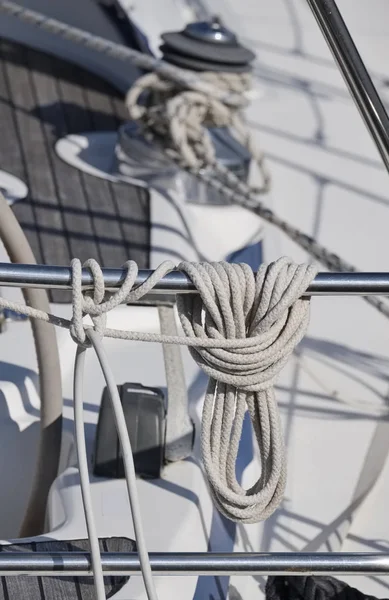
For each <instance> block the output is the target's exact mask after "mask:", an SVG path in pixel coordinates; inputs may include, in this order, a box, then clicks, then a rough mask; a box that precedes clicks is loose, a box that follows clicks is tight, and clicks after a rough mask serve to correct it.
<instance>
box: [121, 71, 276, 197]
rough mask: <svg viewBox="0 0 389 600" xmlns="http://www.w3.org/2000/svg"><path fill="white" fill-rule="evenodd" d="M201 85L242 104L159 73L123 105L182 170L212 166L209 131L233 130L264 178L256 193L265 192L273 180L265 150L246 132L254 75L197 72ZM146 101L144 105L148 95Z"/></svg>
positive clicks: (145, 77) (139, 83)
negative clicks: (231, 95) (237, 98)
mask: <svg viewBox="0 0 389 600" xmlns="http://www.w3.org/2000/svg"><path fill="white" fill-rule="evenodd" d="M197 77H198V79H199V80H200V81H205V82H207V83H212V85H213V86H214V87H217V88H220V89H221V90H225V91H227V92H233V93H235V94H240V97H241V104H240V105H234V106H231V105H229V104H228V103H225V102H223V101H222V100H221V99H219V98H216V97H214V96H211V95H209V94H204V93H202V92H199V91H197V90H196V91H195V90H186V89H183V88H182V86H181V85H178V84H177V83H175V82H172V81H171V80H168V79H166V78H165V77H164V76H163V75H162V74H161V73H156V72H154V73H147V74H146V75H143V76H142V77H140V78H139V79H137V80H136V81H135V82H134V83H133V85H132V86H131V88H130V89H129V91H128V93H127V95H126V99H125V104H126V106H127V109H128V112H129V115H130V118H131V119H132V120H134V121H137V122H138V123H140V124H141V125H142V126H143V128H144V130H145V135H146V136H147V134H150V133H151V134H153V135H156V136H157V137H158V139H159V140H161V141H162V143H163V149H164V151H165V152H167V153H168V154H169V156H171V158H173V159H174V160H175V161H176V162H177V163H178V164H179V165H180V166H181V167H183V168H187V169H193V170H195V171H196V172H198V171H199V170H201V169H204V168H207V167H211V168H214V166H215V163H216V153H215V147H214V145H213V143H212V138H211V136H210V134H209V131H208V128H209V127H229V129H230V131H231V133H232V134H233V135H234V136H235V137H236V138H237V140H238V141H239V142H240V143H241V144H242V146H244V147H245V148H246V149H247V150H248V152H249V153H250V154H251V155H252V157H253V159H254V160H255V162H256V163H257V165H258V168H259V170H260V172H261V177H262V186H261V188H259V187H257V188H255V190H254V189H253V190H252V191H253V192H255V193H256V194H258V193H266V192H268V191H269V189H270V184H271V177H270V173H269V171H268V169H267V168H266V165H265V157H264V154H263V152H261V150H260V149H259V148H258V147H257V145H256V143H255V141H254V136H253V135H252V133H251V132H250V130H249V129H248V127H247V125H246V123H245V121H244V118H243V115H242V110H241V109H242V108H243V107H244V106H245V105H246V100H245V97H244V94H245V92H247V91H248V90H250V88H251V74H250V73H225V72H220V73H217V72H210V71H209V72H204V73H197ZM145 92H146V93H147V97H146V101H145V102H143V103H140V100H141V99H142V96H143V95H144V93H145Z"/></svg>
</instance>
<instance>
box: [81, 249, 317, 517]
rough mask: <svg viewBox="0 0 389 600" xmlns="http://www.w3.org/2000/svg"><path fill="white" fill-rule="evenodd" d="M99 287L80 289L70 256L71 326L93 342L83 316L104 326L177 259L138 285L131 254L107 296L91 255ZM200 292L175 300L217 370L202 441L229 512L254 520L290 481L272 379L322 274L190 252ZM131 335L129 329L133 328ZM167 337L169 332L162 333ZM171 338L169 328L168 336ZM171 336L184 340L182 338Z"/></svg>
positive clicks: (190, 336)
mask: <svg viewBox="0 0 389 600" xmlns="http://www.w3.org/2000/svg"><path fill="white" fill-rule="evenodd" d="M85 266H86V267H89V268H90V270H91V273H92V276H93V280H94V290H93V297H92V296H90V295H85V294H83V293H82V289H81V263H80V261H79V260H78V259H74V260H73V261H72V272H73V317H72V322H71V327H70V331H71V335H72V337H73V339H75V341H76V342H77V343H78V344H82V345H84V344H85V329H84V324H83V316H84V315H89V316H90V317H91V318H92V320H93V322H94V326H95V330H96V331H97V332H98V333H99V335H100V336H103V335H104V333H105V326H106V322H105V319H106V313H107V312H108V311H109V310H111V309H112V308H114V307H115V306H118V305H119V304H121V303H123V302H133V301H135V300H139V298H141V297H142V296H143V295H145V294H146V293H148V292H149V291H150V290H151V288H152V287H153V286H154V285H155V284H156V283H157V281H158V280H159V279H160V277H161V274H165V273H166V271H167V270H170V269H171V264H169V263H167V264H162V265H161V266H160V268H159V271H158V270H157V271H156V272H155V273H154V274H153V276H152V277H151V278H150V279H148V280H147V281H146V282H145V283H144V284H143V285H142V286H140V287H139V288H137V289H135V290H134V289H133V285H134V282H135V279H136V275H137V267H136V265H135V263H133V262H132V261H129V262H128V263H127V267H128V271H127V276H126V278H125V280H124V282H123V285H122V287H121V288H120V289H119V290H118V291H117V292H116V293H115V294H113V296H112V297H111V298H110V299H109V300H108V301H105V302H104V297H105V290H104V278H103V275H102V272H101V269H100V267H99V265H98V264H97V262H96V261H94V260H91V259H90V260H88V261H87V262H86V263H85ZM179 269H180V270H181V271H184V272H186V273H187V274H188V276H189V277H190V278H191V280H192V281H193V283H194V284H195V286H196V288H197V290H198V292H199V294H197V295H195V294H193V295H192V294H191V295H181V296H178V298H177V307H178V312H179V316H180V319H181V324H182V327H183V330H184V333H185V335H186V339H185V341H184V343H185V344H188V345H190V346H192V345H194V344H193V342H194V341H196V342H197V343H196V346H195V347H191V348H190V352H191V354H192V356H193V358H194V359H195V361H196V363H197V364H198V365H199V366H200V367H201V369H203V371H204V372H205V373H206V374H207V375H208V376H209V378H210V380H209V384H208V389H207V392H206V396H205V402H204V408H203V418H202V433H201V449H202V457H203V462H204V468H205V472H206V475H207V478H208V481H209V486H210V490H211V493H212V496H213V499H214V501H215V504H216V506H217V507H218V509H219V510H220V511H221V512H222V513H223V514H224V515H225V516H226V517H228V518H229V519H231V520H234V521H239V522H243V523H253V522H257V521H260V520H263V519H266V518H267V517H269V516H270V515H271V514H272V513H273V511H274V510H275V509H276V508H277V506H278V505H279V503H280V501H281V499H282V497H283V493H284V488H285V481H286V466H285V453H284V444H283V438H282V431H281V425H280V420H279V414H278V408H277V403H276V400H275V396H274V390H273V384H274V381H275V378H276V377H277V375H278V373H279V371H280V370H281V369H282V367H283V366H284V365H285V363H286V362H287V360H288V358H289V356H290V355H291V353H292V352H293V350H294V348H295V346H296V344H298V343H299V342H300V340H301V339H302V337H303V336H304V334H305V331H306V329H307V326H308V321H309V299H306V298H305V299H302V298H301V295H302V294H303V292H304V291H305V290H306V289H307V288H308V286H309V284H310V283H311V281H312V280H313V279H314V277H315V275H316V272H317V270H316V267H314V266H312V265H295V264H293V263H292V262H290V261H289V260H288V259H286V258H282V259H280V260H278V261H276V262H275V263H273V264H271V265H269V266H266V265H262V266H261V267H260V269H259V271H258V273H257V275H256V277H255V276H254V274H253V272H252V270H251V268H250V267H249V266H248V265H245V264H229V263H226V262H222V263H210V264H208V263H199V264H192V263H187V262H183V263H181V264H180V265H179ZM129 337H130V336H129ZM160 339H161V341H162V338H160ZM165 339H166V338H165ZM170 341H171V343H177V341H176V339H175V338H171V339H170ZM209 342H211V344H209ZM246 409H248V411H249V414H250V418H251V422H252V426H253V431H254V435H255V438H256V441H257V444H258V449H259V456H260V466H261V475H260V477H259V479H258V481H256V482H255V484H254V485H253V486H252V487H251V488H250V489H249V490H245V489H244V488H242V487H241V485H240V484H239V483H238V481H237V479H236V473H235V465H236V460H237V456H238V449H239V441H240V437H241V432H242V427H243V419H244V415H245V413H246Z"/></svg>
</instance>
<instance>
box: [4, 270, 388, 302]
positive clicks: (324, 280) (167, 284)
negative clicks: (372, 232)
mask: <svg viewBox="0 0 389 600" xmlns="http://www.w3.org/2000/svg"><path fill="white" fill-rule="evenodd" d="M151 273H152V271H139V274H138V277H137V279H136V285H137V286H138V285H141V284H142V283H143V282H144V281H145V280H146V279H147V277H149V276H150V275H151ZM103 274H104V281H105V285H106V288H107V290H111V291H113V290H115V289H117V288H119V287H120V285H121V284H122V283H123V281H124V277H125V274H126V270H125V269H122V268H120V269H103ZM71 281H72V274H71V269H70V268H69V267H56V266H49V265H20V264H10V263H0V286H6V287H24V288H26V287H35V288H51V289H66V290H69V289H71ZM82 284H83V288H84V289H91V288H93V278H92V275H91V272H90V271H89V269H83V271H82ZM195 292H196V288H195V287H194V285H193V283H192V281H191V280H190V279H189V277H188V276H187V275H186V274H185V273H182V272H181V271H173V272H171V273H169V274H168V275H166V276H165V277H164V278H163V279H161V281H160V282H159V283H158V284H157V285H156V286H155V288H154V290H153V292H152V293H156V294H158V293H159V294H161V293H163V294H185V293H195ZM304 295H306V296H332V295H337V296H353V295H354V296H377V295H380V296H389V273H318V275H317V276H316V278H315V280H314V281H313V282H312V284H311V285H310V286H309V288H308V290H307V292H306V293H305V294H304Z"/></svg>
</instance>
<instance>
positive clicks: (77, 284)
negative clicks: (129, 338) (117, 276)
mask: <svg viewBox="0 0 389 600" xmlns="http://www.w3.org/2000/svg"><path fill="white" fill-rule="evenodd" d="M83 266H84V267H87V268H89V269H90V272H91V275H92V279H93V288H92V290H91V291H89V290H88V291H86V292H83V290H82V266H81V261H80V260H79V259H78V258H74V259H73V260H72V261H71V269H72V292H73V294H72V319H71V323H70V327H69V330H70V335H71V337H72V338H73V340H74V341H75V342H76V344H78V345H80V346H84V347H86V348H89V347H90V342H89V340H88V338H87V336H86V333H85V331H86V330H87V329H88V328H90V327H91V326H90V325H84V323H83V318H84V316H86V315H89V316H90V317H91V319H92V322H93V326H94V327H93V328H94V330H95V331H96V333H97V334H98V335H99V337H100V338H103V337H104V334H105V331H106V325H107V313H108V312H109V311H111V310H113V309H114V308H116V307H117V306H119V305H120V304H129V303H131V302H136V301H138V300H140V298H142V297H143V296H145V295H146V294H148V293H149V292H150V291H151V290H152V288H153V287H154V286H155V285H156V284H157V283H158V281H159V280H160V279H161V278H162V277H164V276H165V275H166V274H167V273H169V272H170V271H172V270H173V269H174V268H175V265H174V263H173V262H171V261H165V262H163V263H162V264H161V265H159V267H158V268H157V269H156V270H155V271H154V272H153V273H152V274H151V275H150V276H149V277H148V278H147V279H146V281H144V282H143V283H142V284H141V285H139V286H138V287H136V288H135V289H134V285H135V281H136V278H137V276H138V265H137V264H136V262H135V261H133V260H129V261H127V262H126V263H124V265H123V267H127V272H126V276H125V278H124V281H123V283H122V285H121V286H120V288H119V289H118V290H117V291H116V292H115V293H113V294H112V295H110V297H109V299H108V300H105V297H106V290H105V283H104V274H103V271H102V269H101V267H100V265H99V263H98V262H97V261H96V260H95V259H94V258H89V259H88V260H87V261H85V262H84V264H83ZM104 300H105V301H104Z"/></svg>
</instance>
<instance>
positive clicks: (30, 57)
mask: <svg viewBox="0 0 389 600" xmlns="http://www.w3.org/2000/svg"><path fill="white" fill-rule="evenodd" d="M125 118H126V113H125V109H124V106H123V103H122V101H121V98H120V97H119V96H118V94H117V92H116V91H115V90H113V89H112V88H111V86H110V85H108V84H107V83H106V82H104V81H102V80H101V79H100V78H98V77H96V76H94V75H92V74H90V73H88V72H86V71H85V70H83V69H80V68H78V67H77V66H75V65H73V64H70V63H67V62H66V61H64V60H60V59H57V58H55V57H52V56H49V55H47V54H44V53H41V52H37V51H35V50H32V49H31V48H28V47H25V46H22V45H20V44H15V43H13V42H9V41H6V40H2V39H0V169H1V170H4V171H7V172H9V173H12V174H13V175H15V176H16V177H19V178H20V179H22V180H23V181H24V182H25V183H26V185H27V186H28V189H29V196H28V198H27V199H26V200H24V201H20V202H17V203H16V204H15V205H14V207H13V210H14V212H15V214H16V216H17V218H18V220H19V222H20V224H21V226H22V227H23V229H24V231H25V233H26V235H27V237H28V239H29V241H30V244H31V246H32V248H33V251H34V253H35V256H36V260H37V262H38V263H44V264H53V265H55V264H57V265H68V264H69V262H70V260H71V258H73V257H78V258H80V259H81V260H86V259H87V258H89V257H93V258H96V259H97V260H98V261H99V262H100V264H102V265H103V266H106V267H110V266H120V265H121V264H122V263H123V262H124V261H125V260H128V259H133V260H135V261H136V262H137V263H138V265H139V266H140V268H147V267H148V263H149V237H150V236H149V234H150V221H149V195H148V193H147V191H145V190H143V189H141V188H137V187H135V186H130V185H125V184H114V183H110V182H107V181H104V180H101V179H98V178H96V177H93V176H91V175H87V174H84V173H81V172H80V171H78V170H77V169H75V168H73V167H70V166H68V165H66V164H65V163H64V162H63V161H61V160H60V159H59V158H58V157H57V156H56V154H55V151H54V143H55V141H56V140H57V139H58V138H60V137H62V136H64V135H66V134H67V133H81V132H84V131H93V130H96V131H99V130H115V129H116V128H117V127H118V125H119V124H120V122H121V121H123V120H124V119H125ZM69 298H70V295H69V293H68V292H63V291H53V292H52V296H51V299H52V300H53V301H55V302H64V301H66V302H68V301H69Z"/></svg>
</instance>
